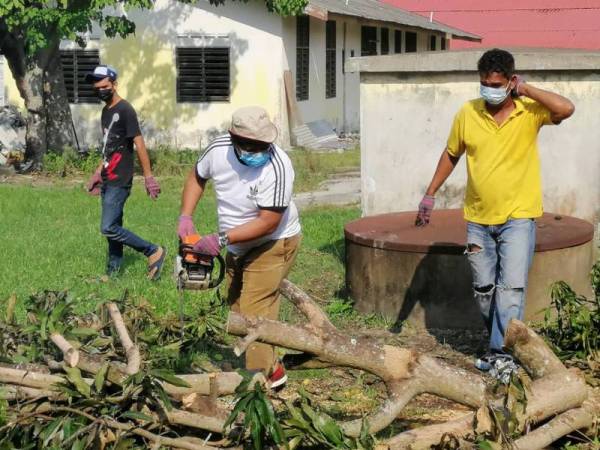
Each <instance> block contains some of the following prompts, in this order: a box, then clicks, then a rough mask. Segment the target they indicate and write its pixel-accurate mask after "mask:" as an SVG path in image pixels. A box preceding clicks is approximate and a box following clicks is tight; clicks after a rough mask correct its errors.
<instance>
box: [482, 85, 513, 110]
mask: <svg viewBox="0 0 600 450" xmlns="http://www.w3.org/2000/svg"><path fill="white" fill-rule="evenodd" d="M509 92H510V83H508V85H507V86H506V87H499V88H494V87H489V86H484V85H483V84H480V85H479V94H480V95H481V97H482V98H483V99H484V100H485V101H486V102H487V103H489V104H490V105H499V104H501V103H502V102H503V101H504V100H506V97H508V94H509Z"/></svg>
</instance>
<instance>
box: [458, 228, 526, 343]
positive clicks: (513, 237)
mask: <svg viewBox="0 0 600 450" xmlns="http://www.w3.org/2000/svg"><path fill="white" fill-rule="evenodd" d="M534 250H535V220H533V219H510V220H508V222H506V223H504V224H502V225H480V224H477V223H472V222H469V223H467V252H466V253H467V255H468V258H469V263H470V264H471V271H472V272H473V291H474V293H475V300H476V301H477V303H478V304H479V309H480V311H481V315H482V316H483V320H484V322H485V325H486V327H487V329H488V331H489V333H490V351H492V352H499V351H502V347H503V345H504V332H505V331H506V328H507V326H508V322H509V321H510V319H513V318H516V319H519V320H523V313H524V309H525V291H526V289H527V277H528V275H529V268H530V267H531V262H532V260H533V253H534Z"/></svg>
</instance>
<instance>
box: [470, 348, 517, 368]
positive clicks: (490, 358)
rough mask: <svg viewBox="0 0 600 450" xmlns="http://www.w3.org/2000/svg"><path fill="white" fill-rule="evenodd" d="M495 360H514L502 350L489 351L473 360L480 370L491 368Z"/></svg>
mask: <svg viewBox="0 0 600 450" xmlns="http://www.w3.org/2000/svg"><path fill="white" fill-rule="evenodd" d="M496 361H514V360H513V357H512V356H510V355H509V354H508V353H504V352H498V351H496V352H490V353H487V354H485V355H484V356H482V357H481V358H477V359H476V360H475V367H476V368H478V369H479V370H481V371H482V372H489V371H490V370H492V368H493V367H494V365H495V364H496Z"/></svg>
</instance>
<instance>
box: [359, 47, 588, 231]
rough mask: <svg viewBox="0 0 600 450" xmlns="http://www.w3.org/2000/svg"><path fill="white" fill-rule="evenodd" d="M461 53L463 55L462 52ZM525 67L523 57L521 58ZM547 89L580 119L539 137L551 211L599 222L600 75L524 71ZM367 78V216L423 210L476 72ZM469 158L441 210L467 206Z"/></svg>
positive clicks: (445, 191)
mask: <svg viewBox="0 0 600 450" xmlns="http://www.w3.org/2000/svg"><path fill="white" fill-rule="evenodd" d="M457 56H459V55H457ZM517 64H518V60H517ZM521 73H522V74H523V75H524V76H525V77H526V79H527V80H528V81H529V82H531V83H532V84H535V85H536V86H539V87H541V88H543V89H548V90H551V91H555V92H558V93H560V94H562V95H565V96H566V97H568V98H570V99H571V100H572V101H573V102H574V103H575V106H576V112H575V115H574V116H573V117H571V118H570V119H568V120H567V121H565V122H564V123H563V124H561V125H559V126H546V127H543V128H542V130H541V132H540V135H539V148H540V157H541V164H542V184H543V194H544V209H545V210H546V211H549V212H556V213H561V214H566V215H573V216H576V217H580V218H584V219H586V220H590V221H592V222H594V223H597V222H598V219H599V217H600V177H599V176H598V173H599V171H600V127H598V125H597V105H598V102H599V101H600V75H599V74H598V73H589V72H582V71H568V70H562V71H552V70H551V66H549V68H548V71H547V72H543V71H541V72H540V71H536V72H527V71H524V72H521ZM362 77H363V78H362V83H361V105H362V114H361V125H362V130H361V150H362V188H363V189H362V208H363V214H364V215H372V214H379V213H385V212H391V211H408V210H416V208H417V205H418V203H419V201H420V199H421V198H422V196H423V193H424V191H425V189H426V187H427V185H428V184H429V181H430V180H431V177H432V175H433V172H434V170H435V167H436V164H437V161H438V159H439V156H440V154H441V152H442V151H443V149H444V148H445V145H446V140H447V137H448V133H449V130H450V126H451V124H452V120H453V117H454V115H455V114H456V112H457V111H458V110H459V108H460V107H461V105H462V104H463V103H464V102H465V101H468V100H469V99H472V98H476V97H478V88H479V83H478V78H477V74H476V73H475V72H473V73H450V72H446V73H439V74H432V73H387V74H385V73H363V75H362ZM465 165H466V164H465V160H464V158H462V159H461V161H460V162H459V165H458V167H457V169H456V170H455V172H454V173H453V174H452V175H451V176H450V178H449V179H448V180H447V182H446V183H445V185H444V187H443V188H442V190H441V191H440V192H439V194H438V196H437V200H436V207H440V208H443V207H452V208H456V207H461V206H462V203H463V195H464V187H465V184H466V170H465Z"/></svg>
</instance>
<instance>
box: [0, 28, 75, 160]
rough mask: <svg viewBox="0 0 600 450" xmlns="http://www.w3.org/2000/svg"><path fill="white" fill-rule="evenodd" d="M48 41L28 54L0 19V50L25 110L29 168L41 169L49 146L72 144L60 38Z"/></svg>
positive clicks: (17, 33) (19, 37) (57, 147)
mask: <svg viewBox="0 0 600 450" xmlns="http://www.w3.org/2000/svg"><path fill="white" fill-rule="evenodd" d="M51 42H52V43H51V44H50V46H49V47H47V48H44V49H41V50H38V51H36V52H35V53H33V54H27V52H26V49H25V42H24V39H23V37H22V33H21V32H20V31H19V30H12V31H9V30H8V27H7V26H6V23H4V21H3V20H0V51H1V52H2V53H3V54H4V57H5V58H6V61H7V62H8V67H9V68H10V71H11V74H12V76H13V78H14V79H15V83H16V85H17V89H18V90H19V94H20V95H21V98H22V99H23V102H24V103H25V109H26V110H27V117H26V124H27V131H26V135H25V146H26V149H25V159H26V163H28V164H26V167H28V171H32V170H39V169H40V168H41V166H42V162H43V158H44V155H45V154H46V152H47V151H48V149H49V148H52V150H55V151H58V152H62V151H63V150H64V149H65V148H66V147H68V146H71V147H72V146H73V145H74V139H73V133H72V129H71V128H70V127H69V125H70V122H71V110H70V109H69V103H68V99H67V96H66V91H65V87H64V80H63V77H62V66H61V65H60V51H59V44H60V40H59V39H58V38H56V39H54V40H52V41H51ZM50 143H51V144H52V147H50V145H49V144H50Z"/></svg>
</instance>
